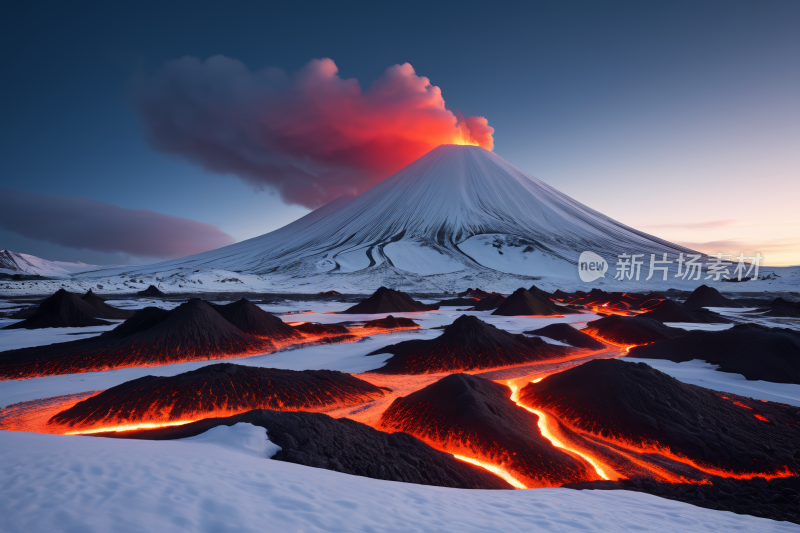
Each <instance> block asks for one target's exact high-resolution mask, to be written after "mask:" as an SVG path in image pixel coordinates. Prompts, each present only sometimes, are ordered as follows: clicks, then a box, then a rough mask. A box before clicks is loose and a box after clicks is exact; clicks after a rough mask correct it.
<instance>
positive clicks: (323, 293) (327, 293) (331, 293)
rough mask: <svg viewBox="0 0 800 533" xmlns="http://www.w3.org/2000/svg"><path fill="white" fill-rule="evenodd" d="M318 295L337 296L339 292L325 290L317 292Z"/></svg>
mask: <svg viewBox="0 0 800 533" xmlns="http://www.w3.org/2000/svg"><path fill="white" fill-rule="evenodd" d="M319 296H339V293H338V292H336V291H325V292H321V293H319Z"/></svg>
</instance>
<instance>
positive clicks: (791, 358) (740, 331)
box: [628, 324, 800, 384]
mask: <svg viewBox="0 0 800 533" xmlns="http://www.w3.org/2000/svg"><path fill="white" fill-rule="evenodd" d="M628 355H629V356H630V357H640V358H642V359H667V360H669V361H675V362H677V363H680V362H683V361H691V360H692V359H702V360H703V361H706V362H708V363H711V364H714V365H719V368H718V370H721V371H722V372H733V373H734V374H742V375H743V376H744V377H745V378H747V379H751V380H764V381H771V382H773V383H796V384H800V332H797V331H794V330H791V329H782V328H767V327H764V326H758V325H755V324H738V325H736V326H734V327H732V328H731V329H726V330H723V331H690V332H688V333H686V335H683V336H681V337H678V338H675V339H670V340H665V341H661V342H657V343H655V344H651V345H648V346H639V347H637V348H632V349H631V351H630V353H629V354H628Z"/></svg>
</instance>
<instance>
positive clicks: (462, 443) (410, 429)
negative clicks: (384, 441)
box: [380, 374, 594, 488]
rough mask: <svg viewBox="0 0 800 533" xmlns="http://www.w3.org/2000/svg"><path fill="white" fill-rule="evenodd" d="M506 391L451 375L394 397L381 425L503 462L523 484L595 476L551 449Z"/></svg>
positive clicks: (490, 383)
mask: <svg viewBox="0 0 800 533" xmlns="http://www.w3.org/2000/svg"><path fill="white" fill-rule="evenodd" d="M510 396H511V389H509V388H508V387H506V386H505V385H500V384H499V383H495V382H494V381H490V380H488V379H483V378H479V377H477V376H470V375H468V374H451V375H449V376H447V377H444V378H442V379H440V380H439V381H437V382H436V383H432V384H431V385H428V386H427V387H425V388H424V389H421V390H419V391H416V392H413V393H411V394H409V395H408V396H405V397H402V398H397V399H396V400H394V402H392V404H391V405H390V406H389V408H388V409H386V411H385V412H384V413H383V415H381V421H380V425H381V427H382V428H384V429H386V430H388V431H404V432H406V433H410V434H412V435H414V436H415V437H419V438H420V439H422V440H424V441H425V442H428V443H430V444H431V445H433V446H435V447H437V448H440V449H443V450H446V451H449V452H451V453H454V454H459V455H464V456H467V457H471V458H477V459H479V460H482V461H487V462H490V463H492V464H496V465H503V467H504V468H506V469H507V470H510V471H511V472H512V475H514V477H516V478H517V479H518V480H519V481H521V482H522V483H523V484H524V485H525V486H526V487H528V488H533V487H550V486H559V485H561V484H563V483H566V482H568V481H583V480H588V479H592V478H593V477H594V476H592V475H591V473H590V472H589V471H588V469H587V467H586V465H585V464H584V463H583V462H582V461H580V460H578V459H575V458H573V457H572V456H570V455H567V454H565V453H562V452H561V451H559V450H557V449H556V448H554V447H553V446H552V445H551V444H550V442H549V441H548V440H547V439H545V438H544V437H543V436H542V435H541V433H540V432H539V431H538V430H537V424H538V421H539V418H538V417H537V416H536V415H535V414H533V413H530V412H529V411H527V410H525V409H523V408H521V407H519V406H517V405H516V404H514V402H513V401H511V399H510Z"/></svg>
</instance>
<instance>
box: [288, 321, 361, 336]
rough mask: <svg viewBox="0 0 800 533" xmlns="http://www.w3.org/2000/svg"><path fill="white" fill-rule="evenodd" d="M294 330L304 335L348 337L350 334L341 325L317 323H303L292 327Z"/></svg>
mask: <svg viewBox="0 0 800 533" xmlns="http://www.w3.org/2000/svg"><path fill="white" fill-rule="evenodd" d="M291 327H292V329H294V330H295V331H298V332H300V333H302V334H304V335H310V336H315V335H347V334H349V333H350V330H348V329H347V328H346V327H344V326H340V325H339V324H318V323H316V322H303V323H302V324H298V325H296V326H291Z"/></svg>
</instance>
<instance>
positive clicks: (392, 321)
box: [364, 315, 417, 329]
mask: <svg viewBox="0 0 800 533" xmlns="http://www.w3.org/2000/svg"><path fill="white" fill-rule="evenodd" d="M364 327H365V328H380V329H398V328H416V327H417V323H416V322H414V321H413V320H411V319H410V318H404V317H402V316H398V317H394V316H392V315H389V316H387V317H386V318H379V319H378V320H370V321H369V322H366V323H364Z"/></svg>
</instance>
